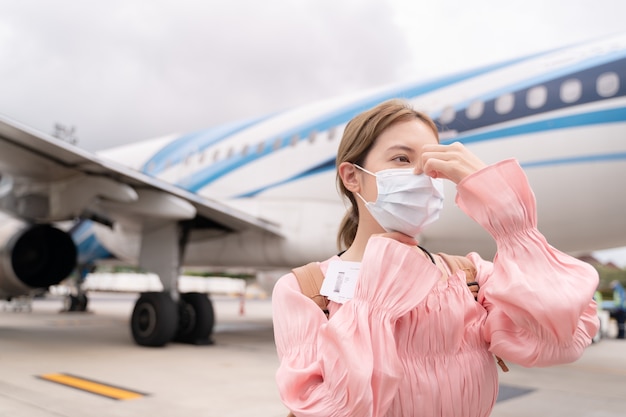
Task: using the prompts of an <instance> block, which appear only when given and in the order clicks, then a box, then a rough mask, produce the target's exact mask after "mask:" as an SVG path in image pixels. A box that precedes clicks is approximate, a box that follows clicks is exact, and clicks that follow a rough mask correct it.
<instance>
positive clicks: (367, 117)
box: [336, 99, 439, 249]
mask: <svg viewBox="0 0 626 417" xmlns="http://www.w3.org/2000/svg"><path fill="white" fill-rule="evenodd" d="M408 120H421V121H422V122H424V123H425V124H426V125H427V126H429V127H430V128H431V129H432V130H433V132H434V133H435V136H437V140H439V135H438V132H437V126H436V125H435V123H434V122H433V121H432V119H431V118H430V117H428V116H427V115H426V114H424V113H421V112H418V111H416V110H414V109H413V108H412V107H411V106H410V104H409V103H407V102H406V101H404V100H400V99H393V100H388V101H385V102H383V103H380V104H379V105H377V106H376V107H373V108H371V109H369V110H366V111H364V112H363V113H360V114H358V115H356V116H355V117H354V118H353V119H352V120H350V122H349V123H348V125H347V126H346V129H345V130H344V132H343V137H342V138H341V143H340V144H339V149H338V151H337V159H336V166H337V167H339V165H340V164H341V163H343V162H350V163H353V164H357V165H361V166H362V165H363V163H364V161H365V158H366V157H367V155H368V153H369V151H370V149H372V146H374V143H375V142H376V139H377V138H378V136H380V134H381V133H382V132H383V131H384V130H385V129H387V128H388V127H389V126H391V125H393V124H395V123H398V122H404V121H408ZM337 188H338V189H339V192H340V193H341V194H342V195H343V196H345V197H346V198H347V199H348V201H349V202H350V206H349V207H348V211H347V212H346V214H345V216H344V218H343V220H342V221H341V225H340V226H339V233H338V234H337V246H338V247H339V249H343V248H348V247H350V245H352V242H353V241H354V237H355V236H356V229H357V226H358V221H359V208H358V206H357V203H356V200H355V197H354V194H352V192H350V191H348V190H347V189H346V187H345V186H344V185H343V181H342V180H341V177H340V176H339V170H337Z"/></svg>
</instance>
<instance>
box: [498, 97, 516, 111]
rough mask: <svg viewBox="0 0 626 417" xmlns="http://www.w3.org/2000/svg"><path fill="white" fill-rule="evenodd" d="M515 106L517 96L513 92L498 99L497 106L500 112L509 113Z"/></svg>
mask: <svg viewBox="0 0 626 417" xmlns="http://www.w3.org/2000/svg"><path fill="white" fill-rule="evenodd" d="M513 106H515V96H514V95H513V93H507V94H504V95H502V96H500V97H498V98H497V99H496V102H495V108H496V113H498V114H507V113H510V112H511V111H512V110H513Z"/></svg>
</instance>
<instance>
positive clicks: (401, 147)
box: [387, 145, 415, 152]
mask: <svg viewBox="0 0 626 417" xmlns="http://www.w3.org/2000/svg"><path fill="white" fill-rule="evenodd" d="M387 151H404V152H415V149H413V148H411V147H410V146H406V145H392V146H390V147H388V148H387Z"/></svg>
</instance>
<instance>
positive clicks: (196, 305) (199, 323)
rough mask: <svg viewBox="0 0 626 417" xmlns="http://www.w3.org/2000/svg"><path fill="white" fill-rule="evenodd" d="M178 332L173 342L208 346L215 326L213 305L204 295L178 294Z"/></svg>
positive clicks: (211, 342) (194, 293)
mask: <svg viewBox="0 0 626 417" xmlns="http://www.w3.org/2000/svg"><path fill="white" fill-rule="evenodd" d="M178 307H179V310H178V312H179V321H178V332H177V333H176V336H175V338H174V340H175V341H176V342H181V343H189V344H193V345H210V344H213V341H212V340H211V333H213V325H214V324H215V315H214V312H213V304H212V303H211V300H209V298H208V297H207V296H206V294H200V293H196V292H192V293H186V294H180V301H179V303H178Z"/></svg>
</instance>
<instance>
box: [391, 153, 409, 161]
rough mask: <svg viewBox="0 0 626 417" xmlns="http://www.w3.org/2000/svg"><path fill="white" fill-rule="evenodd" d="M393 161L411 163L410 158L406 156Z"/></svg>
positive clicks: (397, 157)
mask: <svg viewBox="0 0 626 417" xmlns="http://www.w3.org/2000/svg"><path fill="white" fill-rule="evenodd" d="M393 160H394V161H397V162H406V163H409V162H411V161H410V160H409V158H408V157H407V156H404V155H401V156H396V157H395V158H393Z"/></svg>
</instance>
